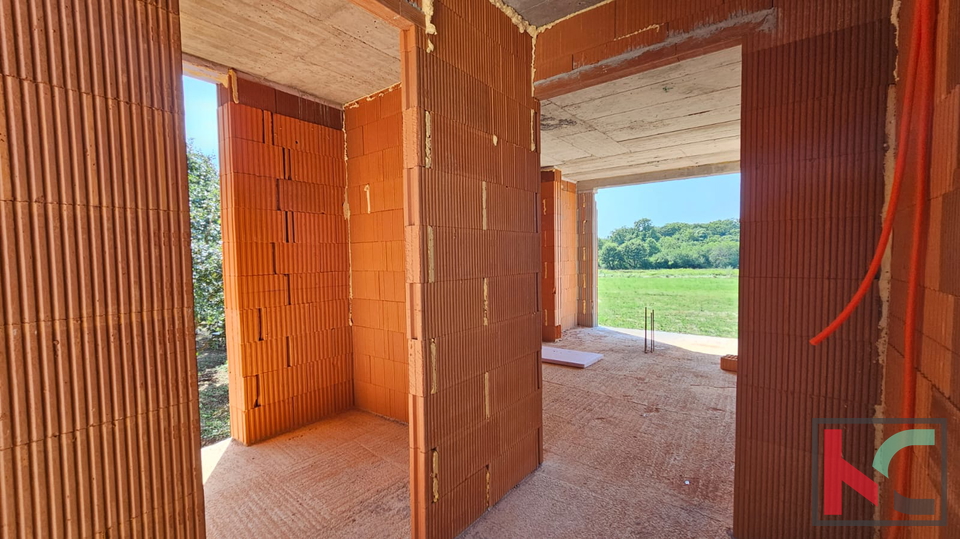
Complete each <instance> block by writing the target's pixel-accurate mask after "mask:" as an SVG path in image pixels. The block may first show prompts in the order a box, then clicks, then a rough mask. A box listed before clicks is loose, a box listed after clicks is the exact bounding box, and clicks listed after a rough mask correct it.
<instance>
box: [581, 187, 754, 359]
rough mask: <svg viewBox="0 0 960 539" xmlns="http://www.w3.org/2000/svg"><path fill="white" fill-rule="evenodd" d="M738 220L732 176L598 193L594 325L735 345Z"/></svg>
mask: <svg viewBox="0 0 960 539" xmlns="http://www.w3.org/2000/svg"><path fill="white" fill-rule="evenodd" d="M739 216H740V177H739V175H738V174H730V175H724V176H712V177H705V178H693V179H686V180H678V181H670V182H662V183H654V184H643V185H633V186H624V187H614V188H607V189H601V190H599V191H598V192H597V221H598V223H597V229H598V236H599V237H598V253H597V259H598V264H599V267H600V269H599V276H598V279H597V288H598V290H597V309H598V319H599V324H600V325H601V326H605V327H614V328H624V329H633V330H642V329H647V330H648V331H650V330H654V331H657V332H665V333H676V334H683V335H690V336H705V337H723V338H730V339H735V338H736V337H737V318H738V317H737V311H738V291H739V288H738V278H739V267H740V219H739ZM732 353H735V351H734V352H732Z"/></svg>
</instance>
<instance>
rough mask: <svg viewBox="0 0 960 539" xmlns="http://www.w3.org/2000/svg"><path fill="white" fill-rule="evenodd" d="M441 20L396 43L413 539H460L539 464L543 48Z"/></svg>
mask: <svg viewBox="0 0 960 539" xmlns="http://www.w3.org/2000/svg"><path fill="white" fill-rule="evenodd" d="M434 8H435V9H434V21H433V22H434V24H436V26H437V34H435V35H430V36H425V35H423V34H422V33H421V31H420V30H419V29H410V30H407V31H404V33H403V34H402V40H401V41H402V44H401V45H402V46H401V48H402V50H404V51H406V52H405V54H404V55H403V58H402V59H401V73H402V74H403V76H402V83H401V92H402V94H403V95H402V96H401V100H400V101H401V103H402V105H403V108H404V110H403V129H404V130H403V146H404V152H403V166H404V169H405V172H404V175H405V185H404V196H405V197H406V201H405V204H404V206H403V212H404V213H403V222H404V223H405V228H406V230H405V238H406V241H405V250H406V260H407V267H406V286H407V298H408V300H407V305H406V312H405V314H404V316H405V318H406V325H407V328H408V331H407V335H408V343H407V346H408V357H409V377H410V380H409V384H410V385H409V387H410V392H411V395H410V404H409V410H410V427H411V433H410V434H411V436H410V441H411V470H410V474H411V484H410V486H411V488H410V491H411V513H412V530H411V534H412V536H414V537H453V536H455V535H457V534H458V533H459V532H460V531H462V530H463V529H464V528H465V527H466V526H468V525H469V524H470V522H472V521H473V520H474V519H476V518H477V517H478V516H480V514H482V513H483V511H485V510H486V509H487V508H488V507H489V506H490V504H492V503H495V502H496V501H497V500H498V499H499V497H501V496H502V493H503V492H505V491H506V490H507V489H509V488H511V487H512V486H514V485H515V484H516V483H517V482H518V481H519V480H520V479H522V478H523V477H524V476H525V475H526V474H527V473H529V472H530V471H532V470H533V469H535V468H536V467H537V466H538V465H539V463H540V459H541V455H542V452H541V445H540V440H541V439H542V436H541V426H542V420H541V399H542V395H541V392H540V389H539V386H540V384H539V375H540V358H539V349H540V341H541V333H542V331H541V329H540V325H541V317H542V315H541V310H540V302H541V298H540V286H541V282H540V277H541V272H542V271H543V270H542V269H541V257H540V254H541V248H540V247H541V245H540V242H541V237H540V234H541V215H540V202H541V201H540V197H539V194H540V172H539V168H540V167H539V154H538V149H539V140H538V139H539V136H538V129H537V125H538V124H537V118H538V114H539V104H538V102H537V101H536V100H535V99H533V96H532V87H531V80H530V77H531V70H530V69H529V66H530V61H531V59H532V42H531V39H530V37H529V35H527V34H523V33H520V32H518V31H517V29H516V27H515V26H514V25H513V24H512V22H511V21H510V19H509V18H508V17H506V16H505V15H504V14H503V13H502V12H501V11H500V10H499V9H498V8H497V7H496V6H494V5H493V4H490V3H485V2H476V3H469V4H467V3H463V2H457V1H455V0H441V1H439V2H436V3H435V4H434ZM428 40H429V41H430V42H431V43H432V44H433V45H434V47H432V52H427V50H426V49H427V47H428V44H427V42H428ZM487 56H489V57H487ZM348 114H349V112H348ZM360 123H361V122H360V121H359V120H358V121H348V125H350V126H351V127H353V129H360V132H361V133H363V129H362V128H360V127H354V126H359V124H360ZM349 137H350V133H348V138H349ZM361 144H362V145H363V150H364V151H366V148H367V147H368V146H370V145H374V147H379V145H382V142H381V141H380V140H379V139H378V138H376V137H372V136H367V137H364V138H362V141H361ZM348 146H349V144H348ZM356 153H357V154H361V153H362V152H361V151H360V150H359V149H358V150H357V151H356ZM360 166H361V164H359V163H358V165H357V167H358V168H359V167H360ZM358 195H359V198H360V200H361V205H362V204H363V202H362V201H363V194H362V193H358ZM358 226H359V227H360V228H361V229H362V227H363V226H364V225H362V224H359V223H358ZM356 254H357V251H356V250H355V251H354V262H355V263H356V260H357V258H356ZM355 267H356V266H355ZM364 290H367V291H369V290H374V288H373V287H368V286H365V287H364ZM364 368H366V367H365V366H364ZM508 373H509V374H508ZM514 373H523V375H522V376H521V377H520V378H517V379H514V380H512V381H510V382H507V381H506V380H505V379H506V378H509V376H510V375H511V374H514ZM365 374H366V373H365ZM370 376H371V379H373V380H376V379H377V378H378V377H379V376H380V374H379V373H378V372H377V370H376V369H374V368H371V372H370ZM518 376H520V375H519V374H518ZM531 377H532V378H533V379H534V380H535V381H536V383H530V378H531ZM491 384H493V385H491Z"/></svg>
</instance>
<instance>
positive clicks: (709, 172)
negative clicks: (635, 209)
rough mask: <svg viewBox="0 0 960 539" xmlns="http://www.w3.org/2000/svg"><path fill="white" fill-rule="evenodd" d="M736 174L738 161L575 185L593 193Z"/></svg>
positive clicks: (579, 190)
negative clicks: (624, 187) (628, 186)
mask: <svg viewBox="0 0 960 539" xmlns="http://www.w3.org/2000/svg"><path fill="white" fill-rule="evenodd" d="M737 172H740V161H729V162H727V163H714V164H710V165H698V166H695V167H685V168H675V169H671V170H658V171H656V172H644V173H641V174H628V175H626V176H614V177H612V178H601V179H597V180H582V181H578V182H576V183H577V191H578V192H583V191H593V190H595V189H603V188H604V187H620V186H624V185H637V184H640V183H654V182H665V181H670V180H686V179H689V178H702V177H704V176H717V175H720V174H735V173H737Z"/></svg>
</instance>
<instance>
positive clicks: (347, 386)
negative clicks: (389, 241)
mask: <svg viewBox="0 0 960 539" xmlns="http://www.w3.org/2000/svg"><path fill="white" fill-rule="evenodd" d="M233 81H234V82H232V84H235V85H236V88H232V87H231V88H227V87H224V86H219V87H218V88H219V95H220V109H219V117H220V151H221V155H220V165H221V197H222V207H221V211H222V214H223V223H222V226H223V242H224V243H223V267H224V272H223V279H224V303H225V307H226V316H227V356H228V371H229V383H230V431H231V435H232V436H233V437H234V438H235V439H237V440H239V441H240V442H242V443H244V444H252V443H254V442H257V441H259V440H263V439H265V438H269V437H271V436H274V435H276V434H279V433H281V432H285V431H288V430H292V429H294V428H297V427H299V426H303V425H306V424H309V423H312V422H314V421H316V420H318V419H320V418H322V417H324V416H327V415H330V414H333V413H335V412H338V411H342V410H345V409H348V408H350V407H352V406H353V361H352V354H351V351H352V340H351V334H350V326H349V320H350V319H349V259H348V256H349V246H348V244H347V221H346V216H345V214H344V199H345V189H346V174H345V165H344V157H343V148H344V143H343V131H342V112H341V111H340V110H338V109H335V108H332V107H328V106H325V105H322V104H320V103H317V102H315V101H313V100H310V99H307V98H302V97H299V96H296V95H292V94H289V93H286V92H283V91H280V90H275V89H274V88H272V87H269V86H265V85H262V84H259V83H256V82H253V81H251V80H247V79H245V78H243V77H239V78H236V77H235V78H233ZM235 99H236V102H235Z"/></svg>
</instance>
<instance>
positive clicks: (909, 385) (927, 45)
mask: <svg viewBox="0 0 960 539" xmlns="http://www.w3.org/2000/svg"><path fill="white" fill-rule="evenodd" d="M935 1H936V0H922V1H921V2H920V9H919V13H918V14H915V15H914V18H915V19H919V26H920V27H921V34H920V42H919V47H917V48H919V49H920V57H919V60H918V63H919V76H918V79H919V87H920V89H919V91H918V94H919V97H920V99H919V105H920V106H919V107H918V108H919V121H918V124H919V128H918V133H917V142H918V144H917V160H916V186H915V189H914V212H913V238H912V241H913V244H912V245H911V247H910V273H909V276H908V278H907V312H906V320H905V328H904V338H903V348H904V350H903V395H902V400H901V401H900V417H902V418H913V417H916V413H917V396H916V392H917V369H916V363H917V360H916V332H917V311H918V309H919V303H920V277H921V273H922V271H923V260H924V254H925V249H924V246H925V244H924V238H925V236H926V234H925V225H926V212H927V198H928V189H929V173H930V137H931V134H930V131H931V127H932V123H933V99H934V96H933V82H934V74H935V70H936V67H935V66H934V55H935V47H936V39H935V31H936V6H935ZM914 46H916V45H914ZM912 469H913V454H912V453H909V452H908V453H907V454H906V455H905V458H904V460H903V465H902V468H901V472H900V473H899V474H898V476H897V492H900V493H901V494H903V495H904V496H907V495H908V493H909V491H910V475H911V471H912ZM902 519H903V515H902V514H901V513H899V512H896V511H894V520H897V521H899V520H902ZM892 529H893V530H894V531H893V533H892V537H898V536H899V535H900V531H899V530H900V528H899V527H894V528H892Z"/></svg>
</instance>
